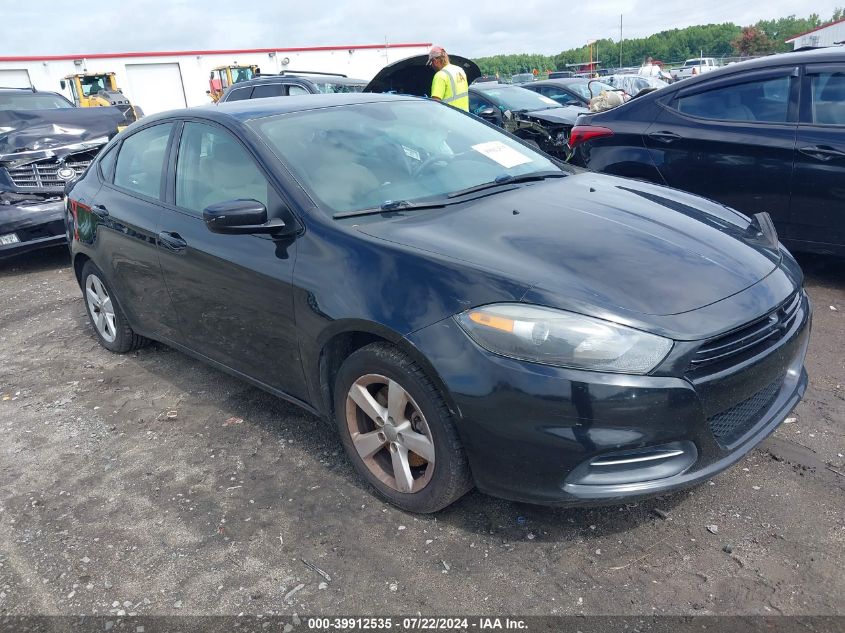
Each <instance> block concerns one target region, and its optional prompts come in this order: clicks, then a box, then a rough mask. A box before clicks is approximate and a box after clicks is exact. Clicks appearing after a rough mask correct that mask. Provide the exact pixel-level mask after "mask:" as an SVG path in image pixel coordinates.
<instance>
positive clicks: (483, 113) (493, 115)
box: [478, 106, 502, 125]
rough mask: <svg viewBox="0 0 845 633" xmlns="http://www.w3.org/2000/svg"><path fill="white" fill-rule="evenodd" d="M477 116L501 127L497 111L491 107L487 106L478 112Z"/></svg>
mask: <svg viewBox="0 0 845 633" xmlns="http://www.w3.org/2000/svg"><path fill="white" fill-rule="evenodd" d="M478 116H480V117H481V118H482V119H484V120H485V121H487V122H488V123H492V124H493V125H501V120H502V116H501V114H500V113H499V111H498V110H497V109H496V108H494V107H492V106H487V107H486V108H482V109H481V110H479V112H478Z"/></svg>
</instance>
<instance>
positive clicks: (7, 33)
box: [0, 0, 845, 57]
mask: <svg viewBox="0 0 845 633" xmlns="http://www.w3.org/2000/svg"><path fill="white" fill-rule="evenodd" d="M472 5H476V7H477V8H473V9H471V8H470V6H472ZM837 5H838V6H843V5H845V0H815V1H814V2H810V1H809V0H768V1H766V2H760V3H759V4H758V3H738V2H736V0H703V1H702V0H676V1H675V2H664V3H661V2H653V1H648V2H646V1H645V0H598V1H586V2H564V1H562V0H521V1H514V0H508V1H507V2H503V1H501V0H484V1H482V2H477V3H460V2H455V3H450V2H446V3H443V2H424V1H420V0H417V1H416V2H409V1H408V0H392V1H390V2H387V1H385V0H328V1H326V2H291V1H290V0H282V2H277V3H274V2H272V1H268V0H264V1H261V2H258V1H255V0H238V1H237V2H231V1H227V2H224V1H223V0H202V1H199V0H132V1H131V2H114V0H77V2H75V3H71V4H67V5H66V7H67V10H64V11H58V10H56V8H57V7H58V4H54V3H49V4H45V3H43V2H36V1H30V2H20V1H18V2H12V1H11V0H0V6H2V12H3V26H4V27H5V28H4V29H3V31H4V33H3V38H2V42H0V56H11V55H42V54H43V55H51V54H87V53H111V52H129V51H156V50H209V49H232V48H273V47H279V48H286V47H297V46H330V45H339V46H343V45H350V44H377V43H381V42H384V41H385V39H387V41H389V42H393V43H403V42H404V43H416V42H435V43H438V44H441V45H443V46H444V47H445V48H446V49H447V50H449V51H454V52H456V53H460V54H462V55H465V56H467V57H479V56H483V55H491V54H495V53H545V54H551V53H559V52H560V51H561V50H565V49H568V48H573V47H577V46H580V45H582V44H584V43H585V42H586V41H587V40H588V39H592V38H605V37H607V38H612V39H618V38H619V16H620V14H622V15H623V16H624V17H623V35H624V37H626V38H629V37H640V36H645V35H649V34H651V33H655V32H657V31H661V30H664V29H670V28H682V27H685V26H689V25H692V24H706V23H714V22H734V23H736V24H740V25H746V24H752V23H754V22H756V21H757V20H759V19H771V18H778V17H784V16H787V15H790V14H795V15H797V16H799V17H805V16H808V15H809V14H810V13H813V12H815V13H818V14H819V15H820V16H821V17H822V19H828V18H829V17H830V16H831V15H832V13H833V10H834V9H835V8H836V6H837ZM436 6H442V7H444V9H443V11H442V12H440V13H438V12H436V11H435V7H436ZM656 7H662V8H661V9H656Z"/></svg>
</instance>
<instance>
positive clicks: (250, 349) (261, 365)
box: [158, 120, 306, 399]
mask: <svg viewBox="0 0 845 633" xmlns="http://www.w3.org/2000/svg"><path fill="white" fill-rule="evenodd" d="M175 148H176V151H177V152H178V153H177V155H176V159H175V167H174V168H173V170H172V174H171V177H172V180H171V183H170V186H169V189H170V190H169V192H168V202H169V204H168V206H167V208H166V209H165V210H164V212H163V213H162V216H161V222H160V227H159V235H158V237H159V243H160V249H159V252H160V256H161V264H162V269H163V271H164V277H165V280H166V282H167V287H168V289H169V291H170V296H171V297H172V301H173V305H174V306H175V308H176V312H177V314H178V316H179V321H180V324H181V329H182V339H183V340H184V341H185V342H186V343H185V344H186V345H187V346H188V347H190V348H191V349H193V350H194V351H196V352H199V353H200V354H202V355H204V356H206V357H207V358H210V359H211V360H214V361H217V362H219V363H222V364H224V365H226V366H227V367H230V368H232V369H235V370H237V371H239V372H241V373H243V374H245V375H247V376H249V377H251V378H253V379H256V380H259V381H261V382H263V383H265V384H268V385H271V386H273V387H275V388H277V389H280V390H282V391H284V392H285V393H288V394H290V395H292V396H294V397H297V398H300V399H304V398H305V397H306V393H305V385H304V379H303V374H302V366H301V363H300V357H299V347H298V337H297V334H296V327H295V323H294V315H293V295H292V287H291V280H292V275H293V265H294V261H295V254H296V253H295V249H296V243H295V241H294V239H292V238H287V239H285V240H274V239H272V238H270V237H269V236H266V235H222V234H218V233H212V232H211V231H210V230H209V229H208V227H207V226H206V225H205V222H204V221H203V219H202V211H203V209H204V208H206V207H208V206H210V205H212V204H215V203H218V202H225V201H228V200H236V199H252V200H257V201H259V202H261V203H262V204H264V205H265V207H266V208H267V212H268V217H269V218H274V217H281V216H282V215H283V211H284V203H283V202H282V198H281V196H280V195H279V193H278V192H277V190H276V189H275V188H274V186H273V185H272V184H271V183H270V180H269V179H268V177H267V174H266V173H265V172H264V171H263V169H262V168H261V167H260V166H259V165H258V163H257V162H256V160H255V158H254V156H253V154H252V153H251V152H250V151H249V150H248V149H247V147H246V146H245V145H244V144H243V143H241V141H240V140H239V139H238V138H236V136H235V135H234V134H232V132H231V131H230V130H227V129H226V128H224V127H222V126H219V125H217V124H214V123H211V122H207V121H199V120H192V121H186V122H185V123H184V127H183V129H182V132H181V136H180V138H179V140H178V142H176V144H175ZM286 221H287V219H286Z"/></svg>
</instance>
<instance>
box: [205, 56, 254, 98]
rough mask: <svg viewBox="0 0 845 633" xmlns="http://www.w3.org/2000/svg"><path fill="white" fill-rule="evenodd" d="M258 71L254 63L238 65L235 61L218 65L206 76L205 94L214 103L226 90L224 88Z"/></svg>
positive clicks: (246, 78) (244, 79) (250, 76)
mask: <svg viewBox="0 0 845 633" xmlns="http://www.w3.org/2000/svg"><path fill="white" fill-rule="evenodd" d="M260 73H261V70H260V69H259V68H258V66H255V65H252V66H239V65H238V64H237V63H235V64H232V65H231V66H218V67H217V68H214V69H213V70H212V71H211V74H210V75H209V76H208V87H209V89H208V90H206V94H207V95H208V96H209V97H211V100H212V101H213V102H214V103H217V102H218V101H219V100H220V97H222V96H223V93H224V92H226V88H228V87H229V86H231V85H232V84H236V83H239V82H241V81H248V80H250V79H252V78H253V77H255V76H256V75H258V74H260Z"/></svg>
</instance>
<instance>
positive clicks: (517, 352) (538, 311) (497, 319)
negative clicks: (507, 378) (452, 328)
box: [455, 303, 672, 374]
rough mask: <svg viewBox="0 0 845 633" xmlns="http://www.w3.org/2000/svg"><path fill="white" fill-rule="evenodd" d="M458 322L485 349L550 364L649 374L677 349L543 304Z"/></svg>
mask: <svg viewBox="0 0 845 633" xmlns="http://www.w3.org/2000/svg"><path fill="white" fill-rule="evenodd" d="M455 318H456V319H457V321H458V323H459V324H460V325H461V327H462V328H463V329H464V330H465V331H466V333H467V334H469V336H470V337H472V339H473V340H474V341H475V342H476V343H478V344H479V345H481V347H483V348H484V349H486V350H488V351H490V352H493V353H494V354H501V355H502V356H509V357H510V358H517V359H519V360H527V361H530V362H533V363H542V364H544V365H557V366H560V367H575V368H578V369H590V370H595V371H610V372H620V373H627V374H647V373H648V372H650V371H651V370H652V369H654V368H655V367H657V365H658V364H659V363H660V361H662V360H663V359H664V358H666V355H667V354H668V353H669V350H671V349H672V341H671V340H669V339H666V338H663V337H662V336H657V335H655V334H648V333H647V332H640V331H639V330H634V329H632V328H629V327H625V326H624V325H617V324H616V323H611V322H609V321H602V320H601V319H594V318H592V317H588V316H583V315H581V314H575V313H573V312H564V311H563V310H555V309H552V308H544V307H540V306H531V305H524V304H517V303H500V304H495V305H488V306H483V307H480V308H473V309H472V310H467V311H466V312H462V313H461V314H459V315H457V316H456V317H455Z"/></svg>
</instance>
